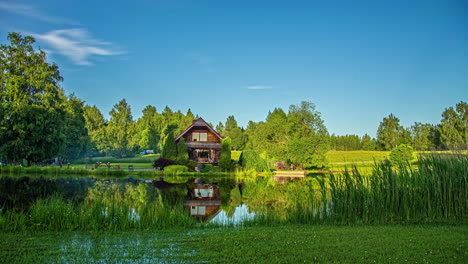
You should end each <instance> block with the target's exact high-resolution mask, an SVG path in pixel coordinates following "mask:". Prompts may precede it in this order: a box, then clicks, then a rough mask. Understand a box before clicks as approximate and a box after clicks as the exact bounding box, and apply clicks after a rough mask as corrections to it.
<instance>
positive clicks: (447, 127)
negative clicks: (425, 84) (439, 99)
mask: <svg viewBox="0 0 468 264" xmlns="http://www.w3.org/2000/svg"><path fill="white" fill-rule="evenodd" d="M439 131H440V137H441V141H442V144H444V146H445V147H446V148H448V149H450V150H459V149H462V148H463V147H464V146H465V128H464V123H463V120H462V118H461V116H460V115H459V114H458V113H457V111H455V109H453V107H449V108H446V109H445V110H444V112H443V113H442V120H441V122H440V126H439Z"/></svg>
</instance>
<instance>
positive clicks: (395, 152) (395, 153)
mask: <svg viewBox="0 0 468 264" xmlns="http://www.w3.org/2000/svg"><path fill="white" fill-rule="evenodd" d="M412 159H413V148H412V147H411V146H410V145H406V144H401V145H399V146H398V147H396V148H394V149H392V152H391V153H390V162H391V163H392V165H395V166H402V165H405V164H407V163H409V162H410V161H411V160H412Z"/></svg>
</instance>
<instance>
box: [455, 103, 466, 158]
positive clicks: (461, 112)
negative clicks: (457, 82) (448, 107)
mask: <svg viewBox="0 0 468 264" xmlns="http://www.w3.org/2000/svg"><path fill="white" fill-rule="evenodd" d="M456 109H457V112H458V114H459V116H460V118H461V120H462V121H463V125H464V130H465V146H466V147H465V149H468V104H467V103H466V102H463V101H461V102H460V103H458V104H457V105H456Z"/></svg>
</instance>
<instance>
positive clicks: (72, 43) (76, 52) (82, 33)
mask: <svg viewBox="0 0 468 264" xmlns="http://www.w3.org/2000/svg"><path fill="white" fill-rule="evenodd" d="M31 35H32V36H33V37H35V38H36V40H38V42H43V43H45V44H46V45H47V46H48V48H49V49H51V50H52V52H53V53H58V54H62V55H64V56H66V57H68V58H70V59H71V60H72V61H73V62H74V63H75V64H78V65H91V64H92V63H91V61H90V59H91V57H92V56H111V55H119V54H123V52H121V51H117V50H115V49H113V48H112V47H111V46H112V43H110V42H104V41H101V40H97V39H94V38H93V37H92V36H91V34H90V33H89V32H88V31H87V30H85V29H80V28H76V29H62V30H53V31H49V32H47V33H45V34H36V33H32V34H31Z"/></svg>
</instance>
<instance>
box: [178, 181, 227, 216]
mask: <svg viewBox="0 0 468 264" xmlns="http://www.w3.org/2000/svg"><path fill="white" fill-rule="evenodd" d="M185 206H186V207H187V208H188V210H189V211H190V215H191V216H193V217H195V218H200V219H203V220H208V219H211V218H212V217H214V216H215V215H217V214H218V213H219V211H220V210H219V208H220V206H221V195H220V193H219V188H218V185H217V184H196V185H195V187H194V188H192V189H191V190H190V192H189V196H188V199H187V201H186V202H185Z"/></svg>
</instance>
